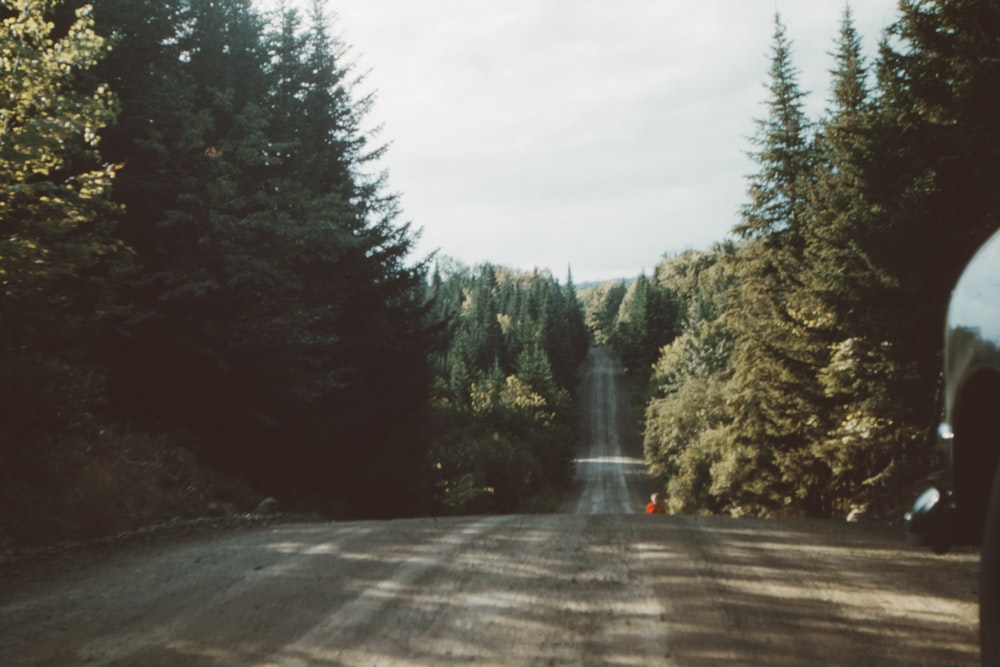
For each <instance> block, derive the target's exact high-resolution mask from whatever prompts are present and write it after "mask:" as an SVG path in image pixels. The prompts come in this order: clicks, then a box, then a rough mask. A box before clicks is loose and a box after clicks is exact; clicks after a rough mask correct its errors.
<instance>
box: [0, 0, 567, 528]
mask: <svg viewBox="0 0 1000 667" xmlns="http://www.w3.org/2000/svg"><path fill="white" fill-rule="evenodd" d="M0 19H2V21H3V33H2V35H0V58H2V68H3V78H2V79H0V88H2V90H0V124H2V135H0V161H2V167H3V169H2V174H0V179H2V182H0V216H2V217H0V283H2V285H0V287H2V291H0V404H2V405H3V412H4V418H3V420H2V421H0V471H2V472H0V476H3V477H4V478H5V483H4V484H3V485H2V486H3V488H4V490H3V491H2V492H0V493H2V496H0V501H2V504H3V506H4V507H5V508H6V511H5V512H4V515H5V517H6V518H7V519H8V520H7V521H5V524H6V525H5V526H3V527H0V542H2V540H3V533H4V530H6V531H7V532H10V533H15V534H20V533H24V532H26V531H29V528H30V527H29V526H28V525H27V524H28V523H30V521H31V520H36V519H39V517H40V516H43V515H46V514H56V513H60V512H70V511H72V508H73V507H77V506H85V505H86V502H84V500H85V499H86V497H87V496H94V495H95V494H96V493H98V492H101V493H103V494H104V495H105V496H107V498H106V499H105V501H104V502H105V504H107V505H109V506H113V507H112V509H110V510H107V511H111V512H120V513H122V514H129V513H130V512H131V511H132V509H131V506H132V505H133V504H134V503H133V502H132V500H130V499H129V497H126V496H127V492H126V491H125V490H124V488H125V487H127V486H128V484H127V483H126V482H122V481H121V479H117V480H113V479H112V478H113V477H117V478H122V477H128V476H133V480H134V481H133V486H135V485H141V484H145V483H148V484H150V485H152V486H153V487H154V488H152V489H143V490H132V492H133V493H146V494H147V495H149V494H155V493H156V492H157V489H158V488H159V487H160V486H161V483H162V484H172V485H174V486H177V485H180V486H182V487H184V486H187V487H188V488H187V490H186V491H185V493H188V492H190V493H191V494H195V495H204V493H208V491H206V490H205V489H195V488H194V486H195V484H194V482H193V481H190V480H188V481H185V480H184V479H173V477H176V475H174V474H167V473H163V474H160V475H159V476H157V475H155V474H154V475H152V476H150V475H149V474H147V475H146V476H140V475H139V472H140V471H143V470H148V469H149V468H150V467H151V466H150V465H147V464H149V461H143V460H140V459H141V457H142V456H143V454H142V453H141V452H143V451H146V452H147V454H146V455H147V456H151V457H156V458H162V457H161V454H159V453H158V454H148V448H147V449H141V448H139V447H138V445H137V444H136V443H137V442H138V441H139V440H144V441H146V442H148V441H150V439H153V440H156V442H160V443H161V444H162V442H166V443H167V444H166V446H167V447H168V448H178V449H180V448H183V449H190V450H192V451H194V452H195V453H196V454H197V455H198V456H199V457H201V458H203V459H204V460H206V461H208V462H209V463H210V464H212V465H213V466H215V467H217V468H220V469H222V470H225V471H227V472H228V473H230V474H231V475H234V476H236V477H238V478H239V479H243V480H248V481H249V482H250V483H252V484H253V485H255V486H256V487H258V488H260V489H262V491H263V492H267V493H272V494H275V495H278V496H279V497H280V498H283V499H291V500H292V501H293V502H294V503H297V505H298V506H300V507H303V508H309V509H318V510H321V511H324V512H326V513H328V514H329V515H332V516H351V517H362V516H375V517H379V516H399V515H412V514H418V513H426V512H432V511H467V510H470V508H471V509H490V510H510V509H514V508H520V507H523V506H525V504H526V503H530V502H532V499H533V498H534V497H535V496H536V495H544V490H545V489H547V488H549V487H551V486H553V485H556V486H557V485H558V484H559V483H562V482H564V481H565V480H566V477H567V467H568V465H569V464H568V461H569V453H568V449H569V448H570V447H571V446H572V443H573V436H572V433H571V431H572V429H573V427H574V424H573V422H572V418H571V415H572V414H573V412H572V409H573V406H572V400H571V398H570V390H571V389H572V384H573V377H574V375H573V369H574V366H575V364H577V363H579V361H580V359H581V358H582V354H583V352H581V350H585V348H586V332H585V331H583V330H582V328H581V327H579V326H575V328H574V329H573V331H572V332H570V331H569V330H568V329H566V327H568V326H571V325H572V323H574V322H578V321H582V315H581V316H579V317H577V316H576V313H578V312H579V307H578V304H577V303H576V301H575V300H574V298H573V295H572V288H565V287H560V286H559V285H558V283H556V282H555V281H554V280H552V279H551V278H550V277H548V276H543V275H540V274H534V275H531V276H521V275H517V274H515V273H512V272H508V271H504V270H501V269H499V268H494V267H484V268H483V269H482V271H481V274H474V273H473V272H472V271H470V270H468V269H459V268H457V267H452V269H451V270H450V271H449V272H447V275H445V276H444V277H442V272H441V271H440V270H437V269H436V270H435V271H434V272H433V275H432V274H431V267H432V266H433V264H434V262H433V258H432V257H424V258H416V259H414V258H413V257H412V256H411V255H412V252H413V246H414V242H415V239H416V232H414V231H413V230H411V229H410V228H409V226H408V225H407V224H405V223H402V222H401V221H400V215H401V212H400V206H399V199H398V196H397V195H396V194H395V193H393V192H392V191H391V190H390V189H389V186H388V182H387V176H386V175H385V174H384V173H383V172H382V171H381V170H380V168H379V166H378V160H379V158H380V157H381V156H382V155H383V153H384V151H385V149H386V147H385V144H383V143H380V142H379V139H378V136H377V134H376V133H374V132H372V131H368V130H366V129H364V121H365V118H366V115H367V114H368V112H369V111H370V108H371V105H372V102H373V100H372V98H371V96H367V95H359V94H358V92H357V91H358V89H359V83H360V82H361V80H362V79H363V73H359V72H358V71H357V69H356V65H355V64H354V63H353V62H352V61H351V60H350V56H349V53H348V48H347V46H346V45H345V44H344V43H343V42H342V41H341V40H340V39H339V38H338V37H337V36H336V35H335V34H333V33H332V32H331V21H330V17H329V16H328V15H326V14H325V13H324V3H323V2H322V1H320V0H315V1H314V2H312V3H311V5H310V7H309V9H308V10H307V11H305V12H301V11H299V10H297V9H295V8H293V7H291V6H290V5H286V4H285V3H281V4H280V5H279V7H278V9H277V10H275V11H273V12H269V13H266V14H265V13H262V12H260V11H258V10H257V9H255V7H254V5H253V4H252V3H251V0H100V1H99V2H95V3H93V4H92V5H91V4H85V3H83V2H78V1H76V0H67V1H65V2H60V1H58V0H32V1H31V2H18V3H13V2H3V3H2V5H0ZM164 439H165V440H164ZM161 449H162V448H161ZM118 461H128V462H129V465H132V464H134V465H133V467H131V468H130V467H128V466H125V465H124V464H122V465H119V464H118V463H116V462H118ZM122 470H125V472H122ZM147 477H148V480H147ZM167 477H170V478H171V480H172V481H170V480H166V481H165V479H166V478H167ZM81 480H87V481H86V484H84V482H83V481H81ZM6 482H9V483H6ZM30 508H36V509H35V510H34V511H33V512H28V513H29V514H30V515H31V519H30V520H24V521H22V522H21V523H20V524H17V525H15V524H16V517H17V516H18V515H19V513H24V512H25V511H28V510H29V509H30ZM97 511H98V510H94V511H91V512H89V514H95V513H97ZM100 511H104V510H103V509H102V510H100ZM191 511H192V512H197V511H199V509H198V508H191ZM80 513H82V514H86V513H88V512H80ZM149 518H151V517H146V519H147V520H148V519H149ZM137 520H138V519H137ZM108 527H123V526H121V525H120V524H115V523H114V522H111V523H110V524H108V525H106V526H105V529H107V528H108ZM124 527H127V526H124ZM19 531H20V533H19Z"/></svg>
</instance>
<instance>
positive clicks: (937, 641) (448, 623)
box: [0, 353, 978, 667]
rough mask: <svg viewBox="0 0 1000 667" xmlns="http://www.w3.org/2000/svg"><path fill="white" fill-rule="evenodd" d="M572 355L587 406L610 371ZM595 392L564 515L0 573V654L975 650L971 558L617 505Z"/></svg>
mask: <svg viewBox="0 0 1000 667" xmlns="http://www.w3.org/2000/svg"><path fill="white" fill-rule="evenodd" d="M591 361H592V362H593V363H592V376H591V377H590V378H589V379H588V382H590V383H591V384H590V385H588V386H590V387H591V389H590V391H591V392H592V393H591V394H590V395H591V396H593V397H598V398H592V399H591V400H595V401H597V402H598V403H600V402H601V401H603V400H604V399H601V398H599V397H601V396H606V395H611V394H616V392H615V391H614V390H613V389H600V387H606V388H607V387H614V386H616V385H615V382H614V378H615V377H616V376H617V373H616V371H615V366H614V362H613V361H612V360H611V359H610V358H609V357H607V356H606V355H603V353H597V354H596V356H595V357H594V358H592V360H591ZM612 399H613V400H611V402H610V403H608V404H606V405H605V406H604V407H603V408H601V407H600V406H599V405H598V406H595V408H596V409H595V411H594V413H593V422H592V428H591V429H590V436H588V438H587V441H586V443H584V444H585V447H583V448H582V450H581V451H582V455H581V458H580V461H579V462H578V464H577V470H578V473H579V475H580V486H579V489H578V494H579V495H577V496H575V497H574V498H571V499H570V500H569V501H568V502H567V508H568V509H572V510H573V511H574V512H576V513H571V514H560V515H545V516H494V517H466V518H450V519H439V520H434V519H415V520H403V521H389V522H357V523H329V524H296V525H292V524H290V525H281V526H277V527H270V528H261V529H256V530H245V531H230V532H225V533H214V534H208V535H203V536H200V537H191V538H188V539H185V540H183V541H176V542H170V543H161V544H158V545H152V546H144V547H134V548H131V549H129V550H125V551H120V552H118V553H116V554H114V555H112V556H107V557H104V558H102V559H91V560H90V561H89V562H80V563H78V564H76V565H75V566H73V567H60V568H52V569H51V570H42V571H35V572H34V573H33V574H32V575H31V576H29V577H18V576H16V572H12V571H7V572H0V665H4V666H12V665H52V666H56V665H58V666H64V665H135V666H137V667H139V666H142V667H155V666H157V665H211V666H214V667H224V666H237V665H239V666H244V665H251V666H260V667H264V666H272V665H281V666H289V667H300V666H301V667H306V666H310V667H311V666H320V665H323V666H333V665H364V666H373V665H379V666H387V665H428V666H430V665H434V666H441V665H444V666H447V665H459V664H461V665H469V664H472V665H620V666H627V665H690V666H693V667H702V666H704V667H708V666H710V665H715V666H720V667H737V666H740V667H743V666H746V665H779V666H792V665H803V666H804V665H810V666H811V665H817V664H822V665H850V666H852V667H853V666H858V665H887V666H899V667H903V666H904V665H905V666H907V667H910V666H913V665H974V664H976V661H977V649H976V614H977V611H976V578H977V571H978V555H977V554H976V553H975V552H973V551H965V552H960V553H957V554H952V555H949V556H944V557H940V556H934V555H933V554H930V553H927V552H926V551H923V550H920V549H917V548H914V547H910V546H908V545H907V544H906V543H905V542H904V541H903V539H902V536H901V534H900V532H899V529H890V528H887V527H884V526H881V525H874V524H844V523H840V522H832V521H825V522H824V521H781V522H766V521H755V520H733V519H721V518H712V519H707V518H693V517H679V516H677V517H674V516H669V517H664V516H646V515H642V514H633V512H634V511H636V510H637V508H638V507H639V505H638V504H637V502H635V501H641V500H642V498H641V497H638V498H637V497H636V496H637V495H645V493H646V489H645V488H644V487H645V482H643V480H642V478H641V474H639V473H638V471H637V470H636V464H635V461H634V459H635V457H634V455H631V456H630V455H629V454H628V452H621V451H616V450H615V447H614V443H615V442H617V443H619V447H622V446H624V447H626V448H627V447H628V443H629V442H630V441H629V438H630V437H632V436H630V435H629V434H628V432H626V433H624V434H623V433H621V432H617V434H616V432H615V431H614V428H613V427H611V426H605V425H610V424H614V423H620V424H624V423H625V422H624V421H622V422H619V421H618V419H619V418H620V417H621V414H620V407H621V405H622V403H621V402H620V401H619V399H618V398H617V397H616V396H612ZM613 406H618V407H613ZM602 410H603V411H604V413H603V414H604V416H600V415H601V411H602ZM616 410H617V411H618V412H616ZM607 429H611V430H610V431H609V430H607ZM600 434H605V435H603V436H602V435H600ZM633 435H634V434H633ZM616 476H617V477H618V478H619V479H615V477H616ZM630 482H634V483H630ZM622 489H625V491H624V492H623V491H622ZM594 494H597V495H599V496H600V497H602V498H603V499H602V500H594V499H593V497H592V496H593V495H594Z"/></svg>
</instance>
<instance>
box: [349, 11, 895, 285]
mask: <svg viewBox="0 0 1000 667" xmlns="http://www.w3.org/2000/svg"><path fill="white" fill-rule="evenodd" d="M856 4H858V5H861V4H862V3H856ZM863 4H864V6H863V7H861V6H859V7H855V8H853V11H854V14H855V18H856V25H857V27H858V29H859V31H860V32H861V33H862V36H863V37H864V39H865V45H866V50H867V52H868V53H874V51H875V44H876V42H877V40H878V39H879V37H880V34H881V30H882V29H883V27H884V26H885V25H886V24H887V23H888V22H889V21H890V20H892V19H893V18H894V17H895V6H896V1H895V0H865V2H864V3H863ZM332 6H333V8H334V9H335V10H336V12H337V14H338V17H339V18H338V22H337V24H336V29H337V30H338V32H339V33H340V34H342V36H343V38H344V40H345V41H346V42H347V43H348V44H349V45H351V47H352V51H351V53H352V56H353V57H355V58H357V59H358V61H359V66H360V67H361V68H362V69H370V70H371V71H370V74H369V79H368V81H367V83H366V86H369V87H371V88H374V89H376V90H377V93H378V96H377V100H376V104H375V106H374V108H373V111H372V115H371V119H372V120H373V121H374V122H375V123H378V124H382V125H383V126H384V135H383V137H382V138H383V139H384V140H386V141H389V142H391V143H392V147H391V148H390V150H389V152H388V153H387V155H386V157H385V159H384V162H383V166H384V167H385V168H387V169H388V170H389V178H390V187H391V188H392V189H393V190H396V191H399V192H401V194H402V204H403V208H404V214H405V218H406V219H407V220H411V221H412V222H413V223H414V225H415V226H416V227H420V228H423V230H424V231H423V239H422V241H421V245H420V251H421V253H426V252H429V251H430V250H433V249H435V248H439V249H440V251H441V252H442V253H444V254H446V255H450V256H454V257H456V258H458V259H460V260H462V261H464V262H466V263H475V262H479V261H486V260H489V261H493V262H496V263H500V264H506V265H510V266H515V267H520V268H525V269H530V268H533V267H536V266H538V267H544V268H549V269H551V270H552V272H553V273H554V274H555V275H557V276H560V275H564V273H565V270H566V267H567V266H568V265H571V266H572V268H573V273H574V277H575V278H576V279H577V280H578V281H583V280H588V279H592V278H605V277H608V276H611V275H623V276H629V275H635V274H637V273H638V272H639V271H640V270H643V269H645V270H646V271H647V272H650V271H652V269H653V267H654V266H655V264H656V262H657V261H658V259H659V258H660V256H661V255H662V254H663V253H665V252H668V251H669V252H676V251H679V250H681V249H684V248H687V247H696V248H703V247H707V246H709V245H710V244H711V243H712V242H714V241H719V240H722V239H723V238H724V237H725V236H726V235H727V233H728V231H729V230H730V229H731V228H732V226H733V225H734V224H735V222H736V211H737V210H738V208H739V206H740V205H741V204H742V203H743V196H744V187H745V176H746V174H747V172H748V171H749V170H750V169H752V165H751V164H750V163H749V162H748V161H747V160H746V158H745V156H744V151H746V150H747V149H748V148H749V142H748V140H747V138H748V137H749V136H750V135H751V134H752V133H753V131H754V125H753V119H754V118H757V117H760V116H761V115H763V113H764V109H763V107H762V102H763V100H764V99H765V95H766V91H765V89H764V84H765V83H766V78H767V71H768V68H769V64H770V63H769V53H770V47H771V41H772V35H773V31H774V23H773V21H774V14H775V11H778V12H780V13H781V16H782V19H783V21H784V22H785V23H786V25H787V26H788V35H789V37H790V38H791V40H792V42H793V48H794V52H795V64H796V66H797V67H798V69H799V70H800V71H801V73H802V78H801V80H800V83H801V86H802V88H803V89H805V90H810V91H812V93H813V95H812V97H811V100H810V105H809V112H810V114H811V115H813V116H816V115H818V114H819V113H820V112H821V111H822V109H823V108H824V106H825V100H826V98H827V88H828V70H829V69H830V68H831V67H832V64H833V63H832V58H831V57H830V55H829V53H830V52H831V51H833V50H834V41H835V38H836V36H837V34H838V32H839V25H840V19H841V16H842V13H843V9H844V2H843V0H812V1H811V2H808V3H806V2H802V1H801V0H771V1H770V2H761V1H759V0H700V1H699V2H689V1H683V2H682V1H681V0H625V1H623V2H618V3H612V2H609V1H608V0H546V1H545V2H540V1H538V0H507V2H504V3H494V2H486V1H485V0H421V1H420V2H413V1H412V0H337V2H335V3H332Z"/></svg>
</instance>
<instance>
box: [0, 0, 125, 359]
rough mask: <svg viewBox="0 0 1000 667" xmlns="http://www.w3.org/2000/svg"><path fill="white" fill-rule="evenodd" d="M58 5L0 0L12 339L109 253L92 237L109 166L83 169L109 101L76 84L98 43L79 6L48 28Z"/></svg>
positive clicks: (5, 300)
mask: <svg viewBox="0 0 1000 667" xmlns="http://www.w3.org/2000/svg"><path fill="white" fill-rule="evenodd" d="M58 4H59V3H58V0H19V1H17V2H14V1H12V0H0V6H2V7H3V8H4V9H5V10H6V12H5V13H8V14H9V16H8V17H7V18H5V19H3V21H2V28H0V70H2V76H0V324H5V325H6V326H5V329H6V330H7V331H12V330H16V331H21V332H24V333H23V334H22V335H30V332H29V331H27V330H28V329H30V326H28V325H26V324H25V320H26V318H27V319H29V320H31V321H33V322H40V321H43V320H46V319H47V318H46V317H42V316H41V313H43V312H48V313H49V315H50V316H52V317H58V316H57V315H54V314H53V313H54V312H55V311H56V310H58V309H59V308H61V307H62V306H63V304H65V303H66V302H67V297H66V296H65V295H60V294H59V293H58V292H59V290H60V287H59V286H61V287H62V288H65V286H66V284H67V282H66V281H67V278H72V277H75V276H76V275H78V273H79V272H80V271H81V270H82V269H84V268H85V267H89V266H92V265H93V264H94V263H95V262H97V261H99V260H98V258H99V257H101V256H102V255H104V254H106V253H105V251H106V250H107V249H108V248H114V247H117V243H116V242H115V241H114V240H112V239H110V237H108V236H107V235H106V234H104V233H103V232H102V231H101V230H102V229H104V228H105V227H106V224H107V222H108V219H109V218H110V217H111V214H112V212H113V206H112V205H111V204H110V199H109V193H110V188H111V179H112V176H113V174H114V168H113V167H109V168H106V169H93V167H92V165H94V164H96V163H98V161H99V158H98V156H97V154H96V150H95V149H96V147H97V141H98V133H99V132H100V131H101V130H102V129H103V128H104V127H106V126H107V125H108V124H109V123H110V122H111V121H112V120H113V119H114V104H113V97H112V95H111V91H110V90H109V89H108V87H107V86H103V85H101V86H97V87H96V89H95V90H93V91H89V92H88V91H84V90H81V89H80V84H79V81H80V76H79V75H80V73H81V72H83V71H85V70H87V69H88V68H90V67H92V66H93V65H94V64H95V63H97V61H98V59H99V58H101V57H102V56H103V54H104V53H105V52H106V50H107V45H106V44H105V41H104V39H103V38H102V37H100V36H99V35H98V34H97V33H96V32H95V31H94V21H93V17H92V16H91V10H90V7H89V6H88V7H83V8H80V9H79V10H77V12H76V15H75V19H73V20H72V22H71V25H69V26H65V25H63V26H62V27H57V26H56V24H55V23H54V22H53V21H52V20H50V19H51V17H52V16H53V14H54V11H55V8H56V6H57V5H58ZM79 165H86V166H79ZM53 308H54V309H55V310H53ZM7 342H8V343H11V341H7ZM14 344H17V343H16V342H15V343H14Z"/></svg>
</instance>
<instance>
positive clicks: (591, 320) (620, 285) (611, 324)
mask: <svg viewBox="0 0 1000 667" xmlns="http://www.w3.org/2000/svg"><path fill="white" fill-rule="evenodd" d="M627 293H628V287H627V285H626V284H625V281H624V280H619V281H615V282H610V283H604V284H602V285H598V286H595V287H590V288H587V289H586V290H583V291H582V292H581V295H580V299H581V301H582V303H583V312H584V320H585V322H586V323H587V329H588V330H589V331H590V335H591V337H592V338H593V340H594V344H595V345H607V344H608V343H609V342H610V340H611V336H612V333H613V331H614V328H615V318H616V317H617V316H618V310H619V308H621V304H622V301H623V300H624V299H625V295H626V294H627Z"/></svg>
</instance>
